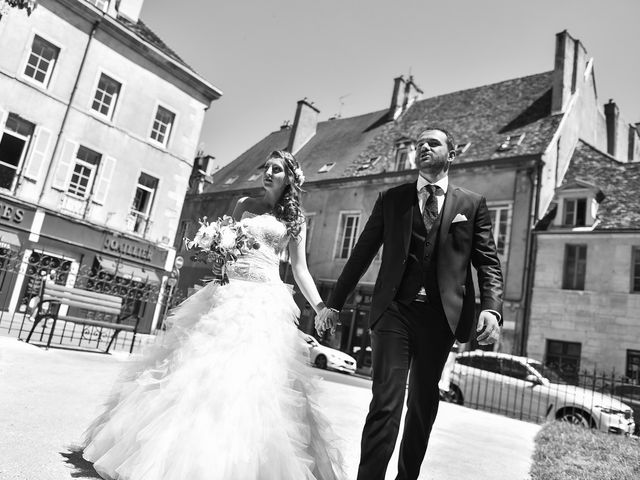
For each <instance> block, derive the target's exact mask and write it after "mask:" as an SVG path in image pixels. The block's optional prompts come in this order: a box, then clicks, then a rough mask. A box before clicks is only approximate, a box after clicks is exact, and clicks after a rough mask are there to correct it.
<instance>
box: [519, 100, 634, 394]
mask: <svg viewBox="0 0 640 480" xmlns="http://www.w3.org/2000/svg"><path fill="white" fill-rule="evenodd" d="M610 105H612V104H611V103H610V104H608V105H607V106H608V107H609V106H610ZM609 108H611V107H609ZM616 110H617V109H616ZM615 133H616V135H615V137H614V136H613V135H612V137H611V140H616V141H615V142H614V141H610V142H609V143H608V145H609V148H608V150H609V152H608V153H607V152H603V151H601V150H599V149H597V148H595V147H594V146H592V145H589V144H588V143H586V142H583V141H580V142H579V144H578V146H577V148H576V150H575V152H574V154H573V157H572V159H571V163H570V164H569V168H568V170H567V173H566V175H565V176H564V179H563V182H562V185H561V186H560V187H558V189H557V190H556V196H555V198H554V201H553V203H552V205H551V207H550V210H549V213H548V215H547V217H546V218H545V220H544V221H543V222H542V223H541V225H540V226H539V230H538V231H536V233H535V241H536V242H535V243H536V259H535V281H534V284H533V294H532V299H531V318H530V322H529V335H528V337H529V338H528V353H529V355H531V356H533V357H535V358H538V359H540V360H544V361H545V362H546V363H549V364H553V365H556V366H558V367H560V368H561V369H563V370H564V371H566V372H567V373H569V374H573V373H576V372H577V371H579V370H583V369H586V370H594V369H596V370H598V371H602V372H606V373H611V372H612V371H615V372H616V373H617V374H622V375H626V376H628V377H630V378H632V379H634V380H635V381H636V382H639V381H640V162H639V161H638V156H637V154H636V155H635V156H634V157H633V158H627V159H626V161H621V160H620V158H619V157H616V156H614V153H615V148H616V147H615V145H616V144H617V143H618V142H617V140H619V139H620V137H621V138H622V140H623V142H624V140H626V139H629V138H631V139H633V140H632V141H633V142H637V133H636V132H635V129H634V128H628V127H627V128H623V129H622V130H621V131H618V132H615ZM625 150H626V149H625ZM629 160H635V162H629Z"/></svg>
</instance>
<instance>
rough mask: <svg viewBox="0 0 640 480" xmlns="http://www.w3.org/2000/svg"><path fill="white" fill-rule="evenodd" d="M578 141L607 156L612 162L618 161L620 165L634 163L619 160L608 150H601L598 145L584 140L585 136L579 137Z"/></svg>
mask: <svg viewBox="0 0 640 480" xmlns="http://www.w3.org/2000/svg"><path fill="white" fill-rule="evenodd" d="M578 142H580V143H582V144H583V145H584V146H586V147H589V148H590V149H591V150H593V151H594V152H596V153H599V154H600V155H602V156H604V157H607V159H609V160H611V161H612V162H615V163H617V164H618V165H620V166H626V165H633V163H630V162H623V161H622V160H618V159H617V158H616V157H614V156H613V155H611V154H610V153H608V152H603V151H602V150H600V149H599V148H598V147H596V146H595V145H592V144H591V143H589V142H587V141H586V140H584V139H583V138H579V139H578Z"/></svg>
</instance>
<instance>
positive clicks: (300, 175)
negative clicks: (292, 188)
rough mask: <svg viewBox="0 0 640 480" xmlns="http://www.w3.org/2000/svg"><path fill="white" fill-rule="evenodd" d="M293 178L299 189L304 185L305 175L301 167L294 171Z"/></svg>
mask: <svg viewBox="0 0 640 480" xmlns="http://www.w3.org/2000/svg"><path fill="white" fill-rule="evenodd" d="M293 176H294V177H295V180H296V183H297V184H298V186H299V187H301V186H302V184H303V183H304V180H305V179H304V173H302V169H301V168H300V167H298V168H296V169H295V170H294V171H293Z"/></svg>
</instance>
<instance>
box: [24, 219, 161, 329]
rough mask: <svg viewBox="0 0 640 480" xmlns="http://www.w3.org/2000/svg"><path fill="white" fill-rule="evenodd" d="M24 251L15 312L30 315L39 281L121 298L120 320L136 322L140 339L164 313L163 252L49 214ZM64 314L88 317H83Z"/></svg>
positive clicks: (153, 246)
mask: <svg viewBox="0 0 640 480" xmlns="http://www.w3.org/2000/svg"><path fill="white" fill-rule="evenodd" d="M26 247H27V248H25V249H23V256H24V257H23V264H24V265H25V271H24V273H25V275H24V279H23V282H22V284H21V285H20V291H19V294H18V302H17V311H19V312H24V311H28V310H29V308H30V303H31V302H32V299H33V297H34V296H35V295H37V293H38V291H39V287H40V284H41V282H42V281H53V282H55V283H57V284H59V285H65V286H68V287H79V288H84V289H88V290H93V291H98V292H102V293H109V294H112V295H116V296H119V297H121V298H122V299H123V312H122V314H123V315H124V316H127V315H133V316H137V317H140V319H141V321H140V324H139V326H140V332H141V333H150V332H151V331H152V329H153V326H154V324H155V323H156V322H157V321H158V316H159V315H160V313H161V312H163V308H162V304H163V288H162V287H163V279H164V278H165V277H166V272H165V270H164V268H165V263H166V261H167V254H168V252H167V251H166V250H163V249H160V248H158V247H156V246H155V245H153V244H150V243H149V242H145V241H144V240H142V239H136V238H130V237H128V236H124V235H122V234H121V233H119V232H114V231H108V230H104V229H100V228H98V227H96V226H93V225H91V224H88V223H84V222H80V221H76V220H73V219H70V218H67V217H62V216H58V215H54V214H51V213H49V212H46V213H45V214H44V218H43V219H42V223H41V228H40V229H39V231H37V232H36V233H33V232H32V235H31V240H30V241H29V242H27V245H26ZM65 313H66V312H65ZM69 313H71V314H74V315H83V316H85V315H86V316H89V317H90V316H91V312H84V311H78V312H75V311H70V312H69Z"/></svg>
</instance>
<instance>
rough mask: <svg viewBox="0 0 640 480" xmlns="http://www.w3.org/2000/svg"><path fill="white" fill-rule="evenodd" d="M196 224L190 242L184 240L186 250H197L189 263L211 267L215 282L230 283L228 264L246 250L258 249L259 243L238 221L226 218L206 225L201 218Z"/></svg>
mask: <svg viewBox="0 0 640 480" xmlns="http://www.w3.org/2000/svg"><path fill="white" fill-rule="evenodd" d="M199 223H200V229H199V230H198V232H197V233H196V236H195V237H194V238H193V240H189V239H188V238H185V239H184V240H185V245H186V246H187V250H195V251H196V253H195V254H194V255H192V256H191V260H192V261H194V262H202V263H208V264H211V266H212V271H213V282H214V283H217V284H219V285H224V284H226V283H229V277H228V276H227V265H229V264H231V263H233V262H235V261H236V260H237V259H238V257H239V256H240V255H242V254H243V253H244V252H246V251H247V250H249V249H252V248H253V249H256V248H260V244H259V243H258V242H257V241H256V239H255V238H253V237H251V236H249V235H248V234H247V232H246V230H245V227H244V226H243V225H242V224H241V223H240V222H236V221H235V220H234V219H233V218H231V217H230V216H228V215H225V216H223V217H222V218H218V220H216V221H215V222H208V221H207V217H204V218H203V219H202V220H200V221H199Z"/></svg>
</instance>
